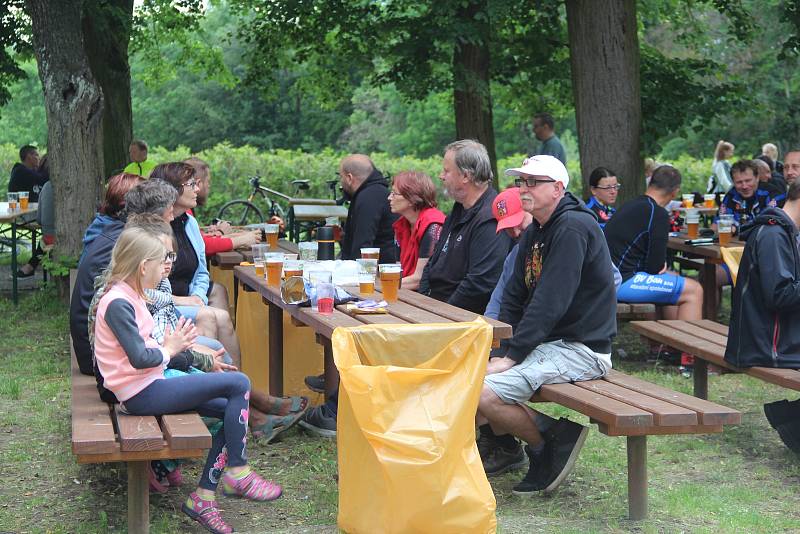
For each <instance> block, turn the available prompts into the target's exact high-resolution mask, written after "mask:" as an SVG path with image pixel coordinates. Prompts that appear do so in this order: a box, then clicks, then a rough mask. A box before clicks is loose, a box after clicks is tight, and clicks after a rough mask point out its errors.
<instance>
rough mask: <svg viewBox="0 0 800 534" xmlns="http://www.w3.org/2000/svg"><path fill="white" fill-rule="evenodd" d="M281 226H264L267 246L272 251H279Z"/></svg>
mask: <svg viewBox="0 0 800 534" xmlns="http://www.w3.org/2000/svg"><path fill="white" fill-rule="evenodd" d="M280 229H281V227H280V225H278V224H267V225H264V231H265V232H266V234H267V244H268V245H269V248H270V250H278V232H280Z"/></svg>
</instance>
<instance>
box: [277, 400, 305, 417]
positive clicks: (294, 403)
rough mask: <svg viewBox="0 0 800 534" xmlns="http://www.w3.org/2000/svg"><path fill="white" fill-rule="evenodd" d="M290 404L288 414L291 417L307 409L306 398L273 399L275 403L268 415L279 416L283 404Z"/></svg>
mask: <svg viewBox="0 0 800 534" xmlns="http://www.w3.org/2000/svg"><path fill="white" fill-rule="evenodd" d="M287 402H290V403H291V405H290V406H289V413H288V414H287V415H293V414H296V413H303V412H305V411H306V410H307V409H308V397H298V396H295V397H275V403H274V404H273V405H272V406H271V407H270V409H269V411H268V412H267V413H268V414H271V415H281V408H283V406H284V404H285V403H287Z"/></svg>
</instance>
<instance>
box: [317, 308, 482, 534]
mask: <svg viewBox="0 0 800 534" xmlns="http://www.w3.org/2000/svg"><path fill="white" fill-rule="evenodd" d="M332 344H333V357H334V360H335V361H336V366H337V367H338V368H339V374H340V377H341V383H340V388H339V415H338V432H337V434H338V435H337V440H338V443H337V447H338V455H339V517H338V524H339V528H341V529H342V530H344V531H345V532H348V533H351V534H355V533H365V534H366V533H370V534H374V533H404V534H405V533H417V532H419V533H423V532H424V533H431V532H432V533H436V534H445V533H459V534H460V533H464V532H470V533H483V532H495V531H496V528H497V522H496V518H495V506H496V502H495V499H494V494H493V493H492V488H491V486H490V485H489V482H488V480H486V475H485V473H484V471H483V466H482V465H481V460H480V456H479V455H478V450H477V447H476V445H475V411H476V409H477V407H478V399H479V397H480V392H481V387H482V385H483V376H484V374H485V371H486V361H487V356H488V354H489V349H490V348H491V344H492V328H491V326H489V325H488V324H486V323H485V322H484V321H482V320H476V321H473V322H471V323H447V324H428V325H390V324H380V325H369V326H363V327H357V328H348V329H345V328H337V329H336V330H335V331H334V333H333V336H332Z"/></svg>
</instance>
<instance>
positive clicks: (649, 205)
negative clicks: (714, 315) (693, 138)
mask: <svg viewBox="0 0 800 534" xmlns="http://www.w3.org/2000/svg"><path fill="white" fill-rule="evenodd" d="M680 188H681V173H680V172H678V169H676V168H675V167H672V166H671V165H661V166H660V167H658V168H657V169H656V170H655V171H653V176H652V177H651V178H650V185H648V186H647V190H646V191H645V194H644V195H642V196H640V197H638V198H635V199H633V200H629V201H628V202H626V203H625V204H623V206H622V207H621V208H620V209H619V210H617V213H616V214H615V215H614V217H612V218H611V220H610V221H608V223H607V224H606V227H605V229H604V231H605V235H606V241H607V242H608V249H609V251H610V252H611V260H612V261H613V262H614V265H616V266H617V268H618V269H619V271H620V273H621V274H622V285H621V286H620V288H619V290H618V291H617V300H619V301H620V302H630V303H652V304H658V305H660V306H662V308H661V310H662V313H663V315H664V318H666V319H684V320H694V319H702V313H703V288H702V287H701V286H700V284H699V283H697V281H696V280H693V279H691V278H684V277H683V276H680V275H678V274H677V273H673V272H667V263H666V260H667V239H668V236H669V213H667V210H665V209H664V207H665V206H666V205H667V204H669V202H670V201H671V200H672V199H673V198H674V197H675V195H676V194H677V193H678V192H679V191H680ZM615 313H616V312H615Z"/></svg>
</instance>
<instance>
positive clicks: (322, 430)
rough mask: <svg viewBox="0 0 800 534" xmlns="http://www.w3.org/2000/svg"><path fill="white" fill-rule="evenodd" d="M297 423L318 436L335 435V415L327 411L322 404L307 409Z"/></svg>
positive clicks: (333, 436)
mask: <svg viewBox="0 0 800 534" xmlns="http://www.w3.org/2000/svg"><path fill="white" fill-rule="evenodd" d="M298 424H299V425H300V426H302V427H303V428H305V429H306V430H308V431H310V432H313V433H314V434H316V435H318V436H322V437H324V438H335V437H336V417H334V416H333V415H332V414H330V413H328V411H327V410H326V409H325V406H324V405H323V406H317V407H316V408H311V409H310V410H308V411H307V412H306V413H305V415H303V418H302V419H300V422H299V423H298Z"/></svg>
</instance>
